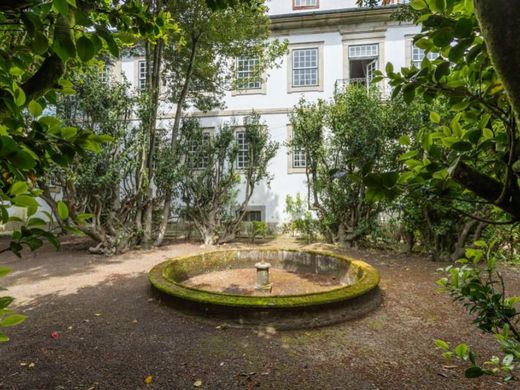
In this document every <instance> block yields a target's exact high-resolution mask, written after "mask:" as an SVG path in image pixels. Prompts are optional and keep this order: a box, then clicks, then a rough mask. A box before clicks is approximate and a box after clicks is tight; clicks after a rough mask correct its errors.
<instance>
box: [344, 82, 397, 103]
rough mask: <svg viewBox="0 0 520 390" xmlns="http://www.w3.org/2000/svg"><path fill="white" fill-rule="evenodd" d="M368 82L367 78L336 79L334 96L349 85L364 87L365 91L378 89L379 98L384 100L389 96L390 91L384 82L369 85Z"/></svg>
mask: <svg viewBox="0 0 520 390" xmlns="http://www.w3.org/2000/svg"><path fill="white" fill-rule="evenodd" d="M369 80H370V79H368V78H367V77H361V78H352V79H337V80H336V82H335V83H334V94H338V93H342V92H345V89H346V88H347V87H348V86H349V85H361V86H363V87H366V88H367V90H368V89H369V88H378V89H379V91H380V92H381V97H382V98H384V99H386V98H388V97H389V96H390V94H391V93H392V89H391V87H390V86H389V85H388V84H386V83H384V82H379V83H376V84H371V83H370V81H369Z"/></svg>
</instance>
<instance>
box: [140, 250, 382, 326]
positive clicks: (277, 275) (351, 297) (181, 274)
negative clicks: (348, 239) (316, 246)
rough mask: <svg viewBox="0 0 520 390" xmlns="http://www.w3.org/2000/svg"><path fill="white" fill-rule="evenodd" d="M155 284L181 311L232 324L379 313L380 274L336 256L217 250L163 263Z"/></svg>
mask: <svg viewBox="0 0 520 390" xmlns="http://www.w3.org/2000/svg"><path fill="white" fill-rule="evenodd" d="M149 279H150V282H151V283H152V285H153V286H154V287H155V288H156V289H157V290H159V291H160V292H161V293H163V294H166V295H167V296H169V297H170V298H171V300H172V303H173V304H174V305H175V307H177V308H179V309H183V310H185V311H189V312H195V313H197V314H202V315H204V316H207V317H210V318H212V319H216V320H218V321H219V322H222V321H225V322H226V323H228V324H229V325H240V326H244V325H270V326H274V327H276V328H278V329H284V328H285V329H286V328H304V327H317V326H323V325H329V324H333V323H336V322H340V321H344V320H348V319H352V318H356V317H359V316H361V315H364V314H366V313H367V312H369V311H371V310H373V309H375V308H376V307H378V306H379V304H380V302H381V295H380V292H379V289H378V288H377V286H378V283H379V272H378V271H377V270H376V269H375V268H374V267H372V266H370V265H369V264H367V263H365V262H363V261H359V260H353V259H350V258H348V257H345V256H341V255H337V254H334V253H326V252H319V251H298V250H290V249H251V250H231V251H215V252H209V253H203V254H200V255H194V256H187V257H177V258H174V259H171V260H168V261H165V262H163V263H160V264H158V265H156V266H155V267H154V268H153V269H152V270H151V271H150V273H149Z"/></svg>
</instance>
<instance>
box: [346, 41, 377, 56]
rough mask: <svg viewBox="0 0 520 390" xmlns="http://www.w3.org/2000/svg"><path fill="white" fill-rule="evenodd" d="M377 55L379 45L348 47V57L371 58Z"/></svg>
mask: <svg viewBox="0 0 520 390" xmlns="http://www.w3.org/2000/svg"><path fill="white" fill-rule="evenodd" d="M378 55H379V45H378V44H377V43H376V44H372V45H355V46H349V47H348V56H349V58H373V57H377V56H378Z"/></svg>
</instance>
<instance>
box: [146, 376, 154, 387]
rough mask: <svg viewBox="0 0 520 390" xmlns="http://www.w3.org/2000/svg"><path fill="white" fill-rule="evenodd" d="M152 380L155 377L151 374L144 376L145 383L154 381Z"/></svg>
mask: <svg viewBox="0 0 520 390" xmlns="http://www.w3.org/2000/svg"><path fill="white" fill-rule="evenodd" d="M152 381H153V377H152V376H151V375H148V376H147V377H146V378H144V383H146V384H147V385H149V384H150V383H152Z"/></svg>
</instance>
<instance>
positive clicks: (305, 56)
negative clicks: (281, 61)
mask: <svg viewBox="0 0 520 390" xmlns="http://www.w3.org/2000/svg"><path fill="white" fill-rule="evenodd" d="M292 58H293V87H309V86H317V85H318V84H319V67H318V48H312V49H295V50H293V52H292Z"/></svg>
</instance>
